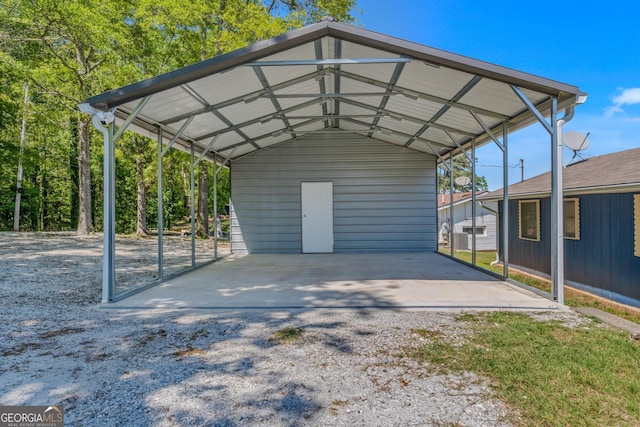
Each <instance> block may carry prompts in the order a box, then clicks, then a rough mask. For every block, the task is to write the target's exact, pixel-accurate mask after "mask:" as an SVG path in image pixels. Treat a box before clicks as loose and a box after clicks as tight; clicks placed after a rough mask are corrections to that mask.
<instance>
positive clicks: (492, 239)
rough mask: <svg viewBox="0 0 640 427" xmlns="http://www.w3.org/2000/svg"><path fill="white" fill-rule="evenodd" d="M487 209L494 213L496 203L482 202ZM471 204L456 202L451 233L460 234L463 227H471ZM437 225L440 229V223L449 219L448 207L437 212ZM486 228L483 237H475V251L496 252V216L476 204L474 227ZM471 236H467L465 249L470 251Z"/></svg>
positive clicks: (466, 201)
mask: <svg viewBox="0 0 640 427" xmlns="http://www.w3.org/2000/svg"><path fill="white" fill-rule="evenodd" d="M484 204H485V205H487V206H488V207H489V208H491V209H492V210H494V211H497V210H498V206H497V203H495V202H484ZM471 209H472V203H471V199H469V200H465V201H464V202H456V204H455V205H454V206H453V231H454V233H462V232H463V228H464V227H471V226H472V218H473V215H472V211H471ZM438 218H439V221H438V224H440V227H442V223H443V222H446V221H447V220H448V219H449V207H448V206H445V207H441V208H440V209H439V210H438ZM483 226H484V227H486V229H485V234H484V235H479V234H478V235H476V250H479V251H485V250H487V251H488V250H492V251H493V250H496V239H497V237H496V236H497V232H496V230H497V228H496V216H495V215H494V214H493V213H492V212H490V211H488V210H487V209H484V208H483V207H482V206H480V203H478V205H477V208H476V227H483ZM471 245H472V236H471V234H469V237H468V245H467V248H468V249H469V250H471Z"/></svg>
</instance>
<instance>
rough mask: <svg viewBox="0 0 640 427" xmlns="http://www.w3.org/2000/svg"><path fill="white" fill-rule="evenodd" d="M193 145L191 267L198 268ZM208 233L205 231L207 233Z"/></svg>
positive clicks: (193, 154) (191, 172)
mask: <svg viewBox="0 0 640 427" xmlns="http://www.w3.org/2000/svg"><path fill="white" fill-rule="evenodd" d="M190 145H191V167H190V168H189V172H190V174H191V176H190V178H191V184H190V187H191V188H190V193H191V194H190V197H191V267H195V266H196V218H195V215H196V203H195V199H196V197H195V173H194V170H195V164H194V161H195V153H194V151H193V143H191V144H190ZM206 232H207V231H206V230H205V233H206Z"/></svg>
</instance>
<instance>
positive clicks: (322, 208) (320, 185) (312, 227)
mask: <svg viewBox="0 0 640 427" xmlns="http://www.w3.org/2000/svg"><path fill="white" fill-rule="evenodd" d="M300 196H301V200H302V253H333V182H302V183H301V188H300Z"/></svg>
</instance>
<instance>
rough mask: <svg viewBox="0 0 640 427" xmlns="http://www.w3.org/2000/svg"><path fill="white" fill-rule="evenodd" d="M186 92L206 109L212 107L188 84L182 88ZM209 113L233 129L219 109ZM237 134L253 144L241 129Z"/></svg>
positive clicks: (238, 129)
mask: <svg viewBox="0 0 640 427" xmlns="http://www.w3.org/2000/svg"><path fill="white" fill-rule="evenodd" d="M180 87H181V88H182V89H183V90H184V91H185V92H187V93H188V94H189V95H191V97H192V98H194V99H195V100H196V101H198V102H199V103H200V104H201V105H202V106H203V107H204V108H208V107H210V105H209V103H208V102H207V100H206V99H204V98H203V97H202V96H200V94H199V93H197V92H196V91H195V90H194V89H193V88H191V86H189V85H188V84H184V85H182V86H180ZM209 112H210V113H211V114H213V115H214V116H216V118H217V119H218V120H220V121H221V122H222V123H224V124H225V125H227V127H233V123H232V122H231V121H230V120H229V119H227V118H226V117H225V115H224V114H222V113H221V112H220V111H218V110H217V109H215V108H214V109H210V110H209ZM193 117H194V116H191V118H193ZM235 132H236V133H237V134H238V135H239V136H240V138H242V139H244V140H245V141H247V142H248V143H250V144H251V143H252V141H251V138H249V137H248V136H247V135H246V134H245V133H244V132H242V131H241V130H240V128H236V129H235ZM255 148H260V147H259V146H257V145H256V146H255Z"/></svg>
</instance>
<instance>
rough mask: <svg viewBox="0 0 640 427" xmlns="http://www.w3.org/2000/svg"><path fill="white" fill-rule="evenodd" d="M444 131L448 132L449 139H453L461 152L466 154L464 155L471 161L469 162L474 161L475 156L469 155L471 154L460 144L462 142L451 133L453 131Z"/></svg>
mask: <svg viewBox="0 0 640 427" xmlns="http://www.w3.org/2000/svg"><path fill="white" fill-rule="evenodd" d="M444 133H446V134H447V136H448V137H449V139H451V141H453V143H454V144H455V145H456V147H458V149H459V150H460V152H461V153H462V154H463V155H464V157H465V158H466V159H467V160H468V161H469V163H473V158H472V157H471V156H469V154H467V151H466V150H465V149H464V148H462V145H460V143H459V142H458V141H457V140H456V139H455V138H454V137H453V135H451V133H450V132H449V131H447V130H445V131H444ZM473 141H474V140H473V139H472V140H471V143H472V144H473Z"/></svg>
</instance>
